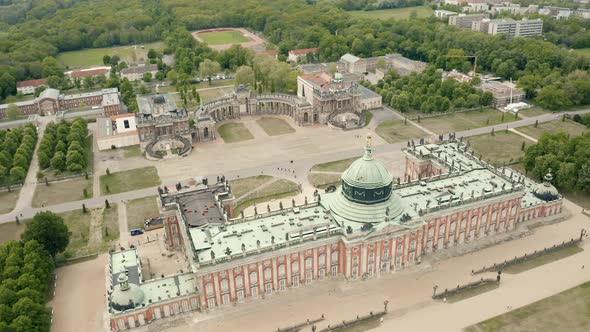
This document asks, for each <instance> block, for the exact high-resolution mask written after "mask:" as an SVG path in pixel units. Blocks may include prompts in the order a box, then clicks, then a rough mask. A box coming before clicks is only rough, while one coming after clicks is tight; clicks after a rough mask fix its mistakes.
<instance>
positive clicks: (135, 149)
mask: <svg viewBox="0 0 590 332" xmlns="http://www.w3.org/2000/svg"><path fill="white" fill-rule="evenodd" d="M120 149H121V150H123V151H124V152H125V158H137V157H142V156H143V152H141V149H140V148H139V145H132V146H126V147H123V148H120Z"/></svg>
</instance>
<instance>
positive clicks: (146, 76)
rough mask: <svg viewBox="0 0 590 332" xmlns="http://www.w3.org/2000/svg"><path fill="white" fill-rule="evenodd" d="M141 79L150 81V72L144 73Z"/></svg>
mask: <svg viewBox="0 0 590 332" xmlns="http://www.w3.org/2000/svg"><path fill="white" fill-rule="evenodd" d="M143 81H144V82H146V83H147V82H151V81H152V73H144V74H143Z"/></svg>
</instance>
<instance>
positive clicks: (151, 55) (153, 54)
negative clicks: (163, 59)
mask: <svg viewBox="0 0 590 332" xmlns="http://www.w3.org/2000/svg"><path fill="white" fill-rule="evenodd" d="M157 56H158V53H157V52H156V50H154V49H153V48H150V49H149V50H148V52H147V57H148V59H155V58H156V57H157Z"/></svg>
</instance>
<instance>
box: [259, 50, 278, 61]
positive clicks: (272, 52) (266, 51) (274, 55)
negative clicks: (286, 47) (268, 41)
mask: <svg viewBox="0 0 590 332" xmlns="http://www.w3.org/2000/svg"><path fill="white" fill-rule="evenodd" d="M257 53H261V54H266V55H270V56H271V57H273V58H275V59H278V58H279V52H278V51H277V50H264V51H260V52H257Z"/></svg>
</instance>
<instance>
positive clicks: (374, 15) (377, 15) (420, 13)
mask: <svg viewBox="0 0 590 332" xmlns="http://www.w3.org/2000/svg"><path fill="white" fill-rule="evenodd" d="M348 13H349V14H350V15H352V16H353V17H357V18H364V19H373V20H388V19H394V20H403V19H406V18H409V17H410V16H411V15H412V13H416V17H430V16H432V15H434V11H433V10H432V8H430V7H429V6H417V7H407V8H394V9H382V10H355V11H350V12H348Z"/></svg>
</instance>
